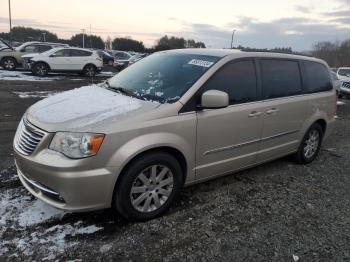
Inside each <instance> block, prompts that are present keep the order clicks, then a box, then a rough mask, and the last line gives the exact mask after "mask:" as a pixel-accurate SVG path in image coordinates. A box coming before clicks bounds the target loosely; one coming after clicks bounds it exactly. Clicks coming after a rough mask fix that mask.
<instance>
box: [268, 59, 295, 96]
mask: <svg viewBox="0 0 350 262" xmlns="http://www.w3.org/2000/svg"><path fill="white" fill-rule="evenodd" d="M261 72H262V88H263V97H264V98H265V99H271V98H277V97H285V96H292V95H298V94H301V93H302V87H301V76H300V70H299V63H298V62H297V61H291V60H279V59H275V60H272V59H271V60H267V59H264V60H261Z"/></svg>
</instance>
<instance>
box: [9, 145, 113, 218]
mask: <svg viewBox="0 0 350 262" xmlns="http://www.w3.org/2000/svg"><path fill="white" fill-rule="evenodd" d="M31 158H32V157H31V156H24V155H22V154H21V153H19V152H17V151H16V150H15V162H16V167H17V171H18V176H19V178H20V180H21V182H22V184H23V185H24V186H25V187H26V189H27V190H28V191H29V192H30V193H31V194H33V195H34V196H35V197H37V198H39V199H41V200H43V201H44V202H46V203H48V204H49V205H52V206H54V207H56V208H59V209H63V210H68V211H77V212H78V211H90V210H97V209H104V208H109V207H111V203H112V199H113V190H114V185H115V181H116V172H117V171H118V168H116V167H105V168H96V169H94V168H92V167H90V166H89V165H88V164H87V162H86V161H87V159H84V160H82V161H81V160H72V159H68V158H66V157H65V156H63V155H61V154H59V153H56V152H54V151H51V150H49V149H44V150H42V151H40V152H39V153H37V154H36V155H35V156H33V159H31ZM79 162H81V164H80V163H79Z"/></svg>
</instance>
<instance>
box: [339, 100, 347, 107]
mask: <svg viewBox="0 0 350 262" xmlns="http://www.w3.org/2000/svg"><path fill="white" fill-rule="evenodd" d="M337 105H338V106H342V105H346V103H345V102H343V101H337Z"/></svg>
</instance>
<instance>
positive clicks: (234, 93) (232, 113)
mask: <svg viewBox="0 0 350 262" xmlns="http://www.w3.org/2000/svg"><path fill="white" fill-rule="evenodd" d="M212 89H216V90H220V91H224V92H226V93H228V94H229V98H230V106H229V107H227V108H222V109H207V110H203V111H198V112H197V146H196V180H202V179H206V178H209V177H212V176H216V175H221V174H225V173H228V172H232V171H234V170H238V169H240V168H243V167H247V166H250V165H252V164H254V163H255V161H256V157H257V151H258V149H259V143H260V138H261V129H262V111H261V110H262V108H261V107H262V104H261V103H260V102H259V101H258V100H259V99H258V97H259V92H258V84H257V78H256V66H255V63H254V60H239V61H231V62H229V63H227V64H226V65H224V66H223V67H222V68H221V69H219V70H218V71H217V72H216V73H215V74H214V76H212V77H211V78H210V79H209V80H208V81H207V82H206V83H205V84H204V86H203V87H202V88H201V90H200V91H199V93H198V95H201V94H202V93H203V92H205V91H207V90H212Z"/></svg>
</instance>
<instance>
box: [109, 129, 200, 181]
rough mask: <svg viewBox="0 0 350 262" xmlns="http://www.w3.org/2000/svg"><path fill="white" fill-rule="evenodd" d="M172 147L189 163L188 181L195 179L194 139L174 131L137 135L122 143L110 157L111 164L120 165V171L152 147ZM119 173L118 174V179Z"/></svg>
mask: <svg viewBox="0 0 350 262" xmlns="http://www.w3.org/2000/svg"><path fill="white" fill-rule="evenodd" d="M160 147H170V148H173V149H176V150H178V151H179V152H181V153H182V155H183V156H184V158H185V160H186V164H187V177H186V182H185V183H189V182H191V181H193V180H194V178H195V176H194V171H193V170H194V165H195V145H194V141H187V140H185V139H184V138H182V137H181V136H178V135H176V134H172V133H165V132H164V133H163V132H161V133H151V134H145V135H141V136H138V137H135V138H133V139H131V140H129V141H128V142H126V143H125V144H124V145H122V146H121V147H120V148H119V149H118V150H117V151H116V152H115V153H114V154H113V155H112V157H111V158H110V160H109V166H118V167H119V168H118V170H119V172H121V170H123V168H124V167H125V166H126V165H127V163H129V162H130V161H131V160H132V159H133V158H135V157H136V156H138V155H139V154H141V153H143V152H145V151H148V150H150V149H156V148H160ZM118 176H119V174H117V176H116V179H117V178H118Z"/></svg>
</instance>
